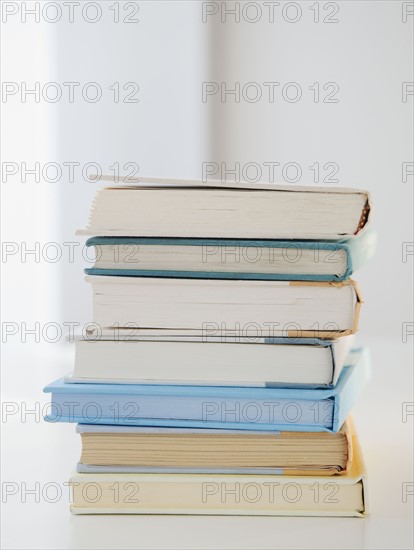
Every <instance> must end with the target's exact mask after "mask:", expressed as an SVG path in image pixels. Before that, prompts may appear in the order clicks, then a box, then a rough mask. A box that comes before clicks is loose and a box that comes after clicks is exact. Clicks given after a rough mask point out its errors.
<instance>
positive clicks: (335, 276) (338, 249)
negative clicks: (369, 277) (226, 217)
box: [85, 231, 376, 281]
mask: <svg viewBox="0 0 414 550" xmlns="http://www.w3.org/2000/svg"><path fill="white" fill-rule="evenodd" d="M375 244H376V235H375V234H374V233H373V232H372V231H368V232H366V233H364V234H363V235H361V236H360V237H358V238H356V239H350V240H348V241H345V242H325V241H270V240H268V241H263V240H262V241H259V240H256V241H254V240H250V241H248V240H243V239H235V240H229V239H170V238H164V239H161V238H158V239H155V238H150V237H143V238H137V237H93V238H91V239H88V240H87V242H86V246H88V247H94V249H95V256H96V261H95V265H94V266H93V267H92V268H88V269H85V272H86V273H87V274H88V275H123V276H136V277H185V278H202V279H252V280H291V281H295V280H296V281H344V280H345V279H347V278H348V277H350V276H351V275H352V273H354V272H355V271H356V270H357V269H358V268H359V267H360V266H361V265H363V264H364V263H366V262H367V261H368V260H369V259H370V258H371V257H372V255H373V254H374V251H375Z"/></svg>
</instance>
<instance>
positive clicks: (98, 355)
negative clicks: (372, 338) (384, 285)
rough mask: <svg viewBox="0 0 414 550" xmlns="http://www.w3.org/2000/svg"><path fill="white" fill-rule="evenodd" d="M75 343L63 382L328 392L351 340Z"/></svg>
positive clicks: (135, 338) (129, 339)
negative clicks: (72, 363) (292, 388)
mask: <svg viewBox="0 0 414 550" xmlns="http://www.w3.org/2000/svg"><path fill="white" fill-rule="evenodd" d="M112 337H113V338H112V340H103V339H101V338H99V339H96V340H94V339H91V338H88V339H79V340H77V341H76V342H75V350H76V351H75V367H74V371H73V373H72V375H71V376H68V377H67V378H65V381H66V382H74V383H82V382H87V383H112V384H115V383H120V384H127V383H129V384H131V383H132V384H179V385H209V386H250V387H253V386H259V387H260V386H263V387H266V386H267V387H271V386H279V387H280V386H299V387H301V386H302V387H304V386H306V387H333V386H334V385H335V384H336V382H337V380H338V378H339V375H340V373H341V371H342V368H343V366H344V364H345V359H346V357H347V355H348V353H349V351H350V348H351V345H352V341H353V336H352V335H351V336H345V337H344V338H339V339H337V340H326V339H325V340H322V339H317V338H251V339H249V338H248V337H247V338H243V339H242V340H241V341H240V342H237V343H233V342H231V341H227V340H226V339H223V341H220V339H212V338H205V339H204V341H203V339H202V338H199V341H191V340H190V341H188V340H187V341H186V340H185V339H184V338H179V337H174V336H165V337H163V338H162V337H161V338H153V339H149V338H148V337H147V338H146V337H145V336H142V337H139V336H135V335H134V336H130V337H126V338H121V337H120V336H119V334H118V333H117V332H116V331H113V334H112Z"/></svg>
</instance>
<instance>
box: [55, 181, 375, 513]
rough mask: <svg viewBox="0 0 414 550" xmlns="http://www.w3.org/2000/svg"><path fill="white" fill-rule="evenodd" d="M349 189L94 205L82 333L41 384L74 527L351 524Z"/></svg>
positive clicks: (366, 249) (356, 483)
mask: <svg viewBox="0 0 414 550" xmlns="http://www.w3.org/2000/svg"><path fill="white" fill-rule="evenodd" d="M371 215H372V209H371V205H370V198H369V195H368V193H367V192H365V191H361V190H357V189H342V188H318V187H296V186H295V187H281V186H275V185H271V184H254V185H249V184H238V185H236V184H222V183H216V184H214V183H210V184H208V183H202V182H189V181H174V180H170V181H160V180H156V181H153V180H144V181H142V180H141V181H140V183H139V184H137V185H135V186H132V187H108V188H104V189H101V190H99V191H98V193H97V195H96V198H95V200H94V203H93V205H92V209H91V213H90V219H89V224H88V226H87V228H86V229H85V230H83V231H82V232H80V233H81V234H83V235H88V236H92V238H90V239H89V240H88V241H87V246H90V247H94V248H95V253H96V262H95V265H94V267H92V268H89V269H86V273H87V277H86V279H87V281H88V282H89V283H90V284H91V286H92V291H93V322H92V323H91V324H90V325H89V326H88V330H87V331H85V332H84V334H83V336H82V337H80V338H79V339H78V340H77V342H76V344H75V345H76V358H75V368H74V372H73V373H72V374H71V375H70V376H67V377H66V378H64V379H61V380H58V381H56V382H54V383H52V384H50V385H49V386H47V387H46V388H45V391H46V392H51V394H52V403H51V412H50V414H49V415H48V417H47V418H46V419H47V420H49V421H50V422H59V421H60V422H75V423H78V427H77V430H78V432H79V434H80V436H81V440H82V454H81V457H80V461H79V463H78V465H77V473H76V474H74V475H73V476H72V478H71V485H72V487H73V504H72V506H71V509H72V511H73V512H74V513H77V514H91V513H92V514H104V513H123V514H125V513H131V514H135V513H139V514H247V515H327V516H363V515H364V514H365V513H366V495H365V481H364V479H365V470H364V465H363V461H362V456H361V449H360V446H359V442H358V438H357V436H356V433H355V429H354V426H353V424H352V420H351V418H350V417H349V413H350V411H351V409H352V407H353V406H354V404H355V402H356V401H357V399H358V397H359V395H360V392H361V390H362V388H363V386H364V384H365V382H366V381H367V379H368V375H369V358H368V355H367V351H366V350H364V349H362V348H355V347H354V346H353V335H354V333H355V332H356V331H357V328H358V318H359V312H360V307H361V303H362V300H361V296H360V293H359V290H358V286H357V284H356V283H355V281H354V280H352V279H350V278H349V277H350V276H351V274H352V273H353V272H354V271H355V270H356V269H357V268H358V267H359V266H361V265H362V264H363V263H364V262H366V261H367V260H368V259H369V257H370V256H371V255H372V253H373V250H374V248H375V236H374V233H372V232H371V231H367V226H368V223H369V221H370V218H371Z"/></svg>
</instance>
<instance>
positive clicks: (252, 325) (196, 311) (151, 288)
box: [86, 276, 362, 338]
mask: <svg viewBox="0 0 414 550" xmlns="http://www.w3.org/2000/svg"><path fill="white" fill-rule="evenodd" d="M86 280H87V281H88V282H90V283H91V285H92V291H93V321H94V322H95V323H97V324H98V325H99V326H100V327H101V328H103V327H136V328H139V329H146V328H151V329H154V328H155V329H173V330H178V331H180V332H181V333H182V334H188V331H189V330H190V331H194V330H195V331H198V333H199V334H201V335H203V336H207V335H208V334H212V333H213V332H214V333H215V335H217V334H226V332H230V333H236V334H237V333H240V334H241V333H243V334H246V331H253V334H254V335H255V336H260V337H270V338H272V337H279V336H282V337H291V336H296V337H305V338H308V337H312V338H336V337H338V336H345V335H348V334H353V333H354V332H356V331H357V328H358V319H359V310H360V306H361V301H362V300H361V297H360V294H359V292H358V287H357V285H356V283H355V281H353V280H352V279H347V280H346V281H343V282H339V283H333V282H310V281H244V280H215V279H174V278H165V279H164V278H152V277H148V278H141V277H111V276H87V277H86Z"/></svg>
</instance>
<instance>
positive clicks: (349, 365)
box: [44, 349, 369, 432]
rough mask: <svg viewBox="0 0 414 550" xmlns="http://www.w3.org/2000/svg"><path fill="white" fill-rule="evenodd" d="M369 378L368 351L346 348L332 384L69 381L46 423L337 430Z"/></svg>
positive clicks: (57, 385)
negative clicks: (271, 385)
mask: <svg viewBox="0 0 414 550" xmlns="http://www.w3.org/2000/svg"><path fill="white" fill-rule="evenodd" d="M368 377H369V356H368V351H367V350H364V349H356V350H353V351H352V352H351V353H350V356H349V359H348V360H347V361H346V366H345V367H344V368H343V369H342V372H341V374H340V376H339V380H338V382H337V384H336V386H335V387H334V388H325V389H304V388H247V387H220V386H178V385H149V384H140V385H138V384H69V383H65V382H64V380H63V379H60V380H57V381H56V382H54V383H52V384H49V385H48V386H46V388H44V391H45V392H46V393H51V394H52V395H51V406H50V409H49V411H50V412H49V414H48V415H47V416H46V417H45V419H46V420H47V421H49V422H76V423H79V424H108V425H125V426H128V425H129V426H152V427H175V428H186V427H187V428H228V429H239V430H274V431H330V432H338V431H339V429H340V428H341V426H342V424H343V423H344V422H345V419H346V417H347V416H348V414H349V412H350V410H351V409H352V406H353V405H354V403H355V402H356V400H357V398H358V396H359V394H360V392H361V390H362V388H363V387H364V385H365V383H366V381H367V379H368Z"/></svg>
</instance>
